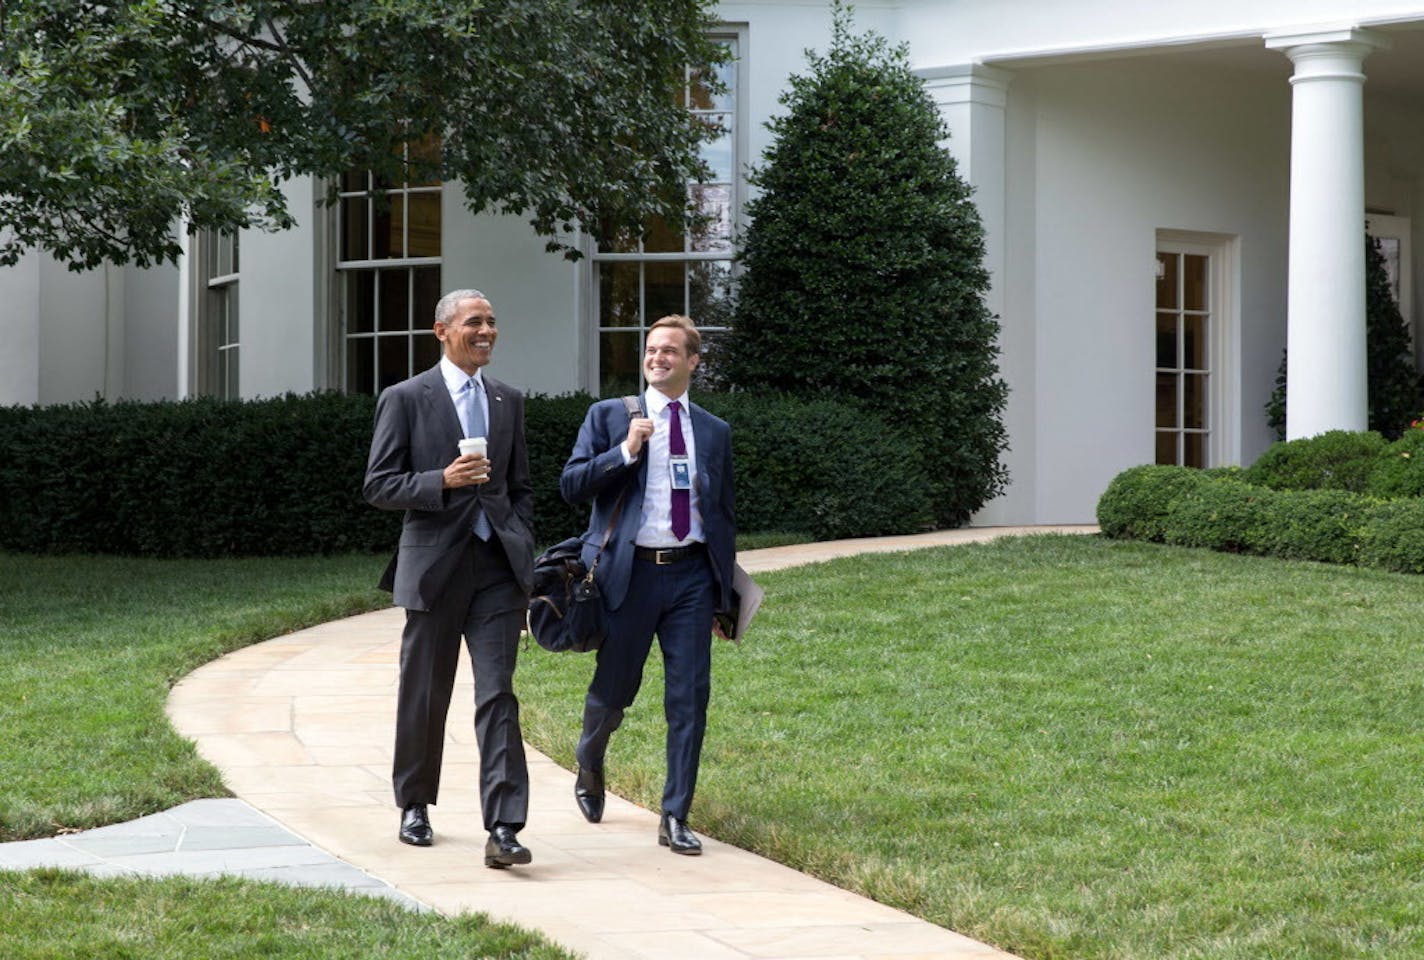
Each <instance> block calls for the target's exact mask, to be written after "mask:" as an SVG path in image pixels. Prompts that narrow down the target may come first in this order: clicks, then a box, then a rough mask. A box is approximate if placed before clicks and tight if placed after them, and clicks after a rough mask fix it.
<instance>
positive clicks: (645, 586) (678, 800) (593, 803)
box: [559, 316, 737, 855]
mask: <svg viewBox="0 0 1424 960" xmlns="http://www.w3.org/2000/svg"><path fill="white" fill-rule="evenodd" d="M701 343H702V338H701V336H700V335H699V334H698V332H697V328H696V327H695V326H694V325H693V323H692V321H691V320H689V319H688V318H686V317H681V316H668V317H663V318H662V319H661V320H659V321H658V322H657V323H655V324H653V325H652V327H651V328H649V330H648V339H647V349H646V351H645V352H644V354H643V376H644V377H645V378H646V379H647V381H648V389H647V391H646V393H644V395H643V398H642V399H643V412H644V413H645V414H646V416H645V417H633V418H630V417H629V416H628V413H627V411H626V409H625V407H624V405H623V403H622V401H621V400H619V399H612V400H602V401H599V402H598V403H595V404H594V405H593V406H592V407H590V408H589V410H588V414H587V416H586V417H585V418H584V422H583V426H582V428H581V429H580V430H579V435H578V440H576V441H575V443H574V449H573V454H572V455H571V456H570V457H569V461H568V463H566V464H565V465H564V471H563V474H562V476H561V477H560V479H559V489H560V491H561V492H562V493H563V495H564V499H566V500H568V501H569V502H570V503H585V502H588V501H590V500H591V501H592V502H593V511H592V516H591V518H590V521H589V527H588V531H587V532H586V533H584V535H583V542H584V543H583V561H584V563H585V564H588V565H590V566H591V565H592V564H593V560H594V556H595V555H597V554H598V549H599V545H600V544H601V543H602V542H603V540H604V535H605V532H606V531H608V529H609V527H610V526H612V527H613V530H612V534H611V536H609V537H608V543H607V546H606V547H605V548H604V550H603V553H602V556H601V557H600V558H599V562H598V566H597V569H596V570H595V573H594V577H595V580H596V581H597V583H598V585H599V589H600V591H601V592H602V595H603V602H604V605H605V608H606V609H607V611H608V639H607V640H606V641H605V642H604V645H603V648H602V649H601V650H599V651H598V665H597V667H596V668H595V669H594V674H593V680H592V682H591V683H590V684H589V687H588V694H587V696H586V697H585V699H584V711H583V735H582V736H581V737H580V738H579V742H578V749H577V751H576V753H577V757H578V765H579V770H578V778H577V780H576V781H575V786H574V796H575V799H576V801H577V803H578V806H579V809H580V810H581V811H582V812H583V815H584V817H585V818H586V819H588V821H589V822H590V823H597V822H598V821H599V820H600V819H602V817H603V801H604V775H603V760H604V754H605V752H606V751H607V748H608V740H609V737H610V736H611V735H612V734H613V731H614V730H617V729H618V726H619V724H621V723H622V722H623V711H624V710H626V709H627V708H628V707H630V706H631V705H632V703H633V699H634V697H636V696H637V693H638V687H639V685H640V684H641V682H642V679H643V665H644V663H645V662H646V661H647V658H648V652H649V649H650V648H651V646H652V639H653V635H654V634H657V637H658V643H659V645H660V646H661V647H662V652H663V668H664V676H665V686H664V691H663V706H664V710H665V713H666V715H667V724H668V730H667V781H666V783H665V785H664V787H663V801H662V817H661V818H660V820H659V823H658V842H659V843H660V844H662V845H663V846H665V847H669V848H670V849H671V850H672V851H673V852H674V853H681V854H689V855H693V854H699V853H701V852H702V843H701V841H699V840H698V839H697V837H696V835H694V834H693V832H692V831H691V830H690V829H688V826H687V816H688V811H689V810H690V808H691V806H692V795H693V791H694V790H695V789H696V787H697V767H698V762H699V759H700V757H701V753H702V738H703V733H704V732H705V730H706V729H707V701H708V696H709V693H710V691H711V672H712V671H711V666H712V656H711V655H712V634H713V632H714V631H715V632H716V633H717V634H718V635H722V630H721V628H720V627H718V626H717V624H716V620H715V618H716V616H717V615H719V614H730V613H732V608H733V598H732V566H733V561H734V559H735V557H736V535H737V523H736V504H735V497H734V495H733V490H732V431H731V428H730V427H728V426H727V424H726V423H725V422H724V421H722V420H719V419H718V418H717V417H714V416H713V415H712V414H710V413H708V412H707V411H706V410H703V409H702V408H701V407H699V406H697V405H696V404H693V403H691V402H690V401H689V400H688V396H687V388H688V384H689V383H690V382H691V379H692V372H693V370H695V369H697V363H698V361H699V359H700V353H701ZM620 498H621V502H620ZM615 516H616V519H615Z"/></svg>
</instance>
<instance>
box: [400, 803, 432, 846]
mask: <svg viewBox="0 0 1424 960" xmlns="http://www.w3.org/2000/svg"><path fill="white" fill-rule="evenodd" d="M399 836H400V842H401V843H408V844H410V845H411V846H413V847H428V846H430V844H432V843H433V842H434V841H435V831H434V830H431V829H430V817H428V816H427V815H426V813H425V804H423V803H412V804H411V805H410V806H408V807H406V808H405V812H403V813H402V814H401V825H400V834H399Z"/></svg>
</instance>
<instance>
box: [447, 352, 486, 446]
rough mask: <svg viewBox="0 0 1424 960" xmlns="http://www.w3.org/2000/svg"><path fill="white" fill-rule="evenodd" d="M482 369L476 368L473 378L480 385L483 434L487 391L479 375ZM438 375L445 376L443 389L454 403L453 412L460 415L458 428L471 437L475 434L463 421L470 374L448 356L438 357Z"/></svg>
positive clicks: (482, 378)
mask: <svg viewBox="0 0 1424 960" xmlns="http://www.w3.org/2000/svg"><path fill="white" fill-rule="evenodd" d="M481 373H483V371H482V370H476V371H475V376H474V379H475V380H476V381H478V382H479V385H480V393H479V397H480V409H482V410H483V411H484V414H485V434H488V433H489V393H488V392H487V391H486V390H485V378H484V377H482V376H480V374H481ZM440 375H441V376H442V377H444V378H445V389H446V390H449V391H450V399H451V400H452V401H454V403H455V413H456V414H458V415H459V417H460V428H461V429H462V430H463V431H464V433H465V436H467V437H473V436H476V434H473V433H471V432H470V425H469V424H468V423H466V422H465V420H466V416H465V384H467V383H469V382H470V375H469V374H468V373H466V372H465V371H463V370H461V369H460V368H459V367H457V366H455V365H454V364H453V363H451V362H450V359H449V358H448V357H441V358H440Z"/></svg>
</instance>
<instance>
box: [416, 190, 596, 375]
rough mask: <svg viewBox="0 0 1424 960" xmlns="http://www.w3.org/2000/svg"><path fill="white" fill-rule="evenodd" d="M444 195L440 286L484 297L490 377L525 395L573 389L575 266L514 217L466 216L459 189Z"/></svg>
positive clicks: (577, 366)
mask: <svg viewBox="0 0 1424 960" xmlns="http://www.w3.org/2000/svg"><path fill="white" fill-rule="evenodd" d="M443 195H444V196H443V206H444V209H443V211H442V221H443V224H444V236H443V238H442V244H441V249H442V263H441V270H440V286H441V289H442V290H454V289H457V288H460V287H474V288H476V289H478V290H480V291H482V292H484V293H486V294H488V295H489V297H490V302H491V303H492V304H493V305H494V309H495V317H496V318H497V319H498V321H499V342H498V343H497V344H496V345H495V350H494V358H493V359H492V360H491V361H490V367H489V370H490V374H491V375H493V376H495V377H497V378H498V379H500V380H503V381H505V382H506V383H509V384H512V385H514V386H516V387H518V388H519V389H521V390H525V391H527V392H533V393H552V394H558V393H570V392H572V391H574V390H577V389H579V387H580V385H581V382H580V370H581V369H582V363H583V350H584V340H583V338H582V337H581V335H580V334H581V327H580V323H579V317H580V308H581V303H582V301H581V296H580V279H581V271H580V269H579V267H578V266H577V265H576V264H574V263H573V262H571V261H568V260H565V259H564V258H563V257H562V256H560V255H558V254H552V253H548V252H546V251H545V250H544V241H543V240H542V239H541V238H539V237H536V236H535V235H534V231H533V230H532V229H530V227H529V225H528V223H526V222H525V221H524V220H522V219H520V218H518V217H507V216H495V215H488V214H487V215H482V216H479V217H471V216H470V215H469V214H468V213H467V212H466V211H465V207H464V195H463V191H462V190H461V187H460V185H459V184H458V183H449V184H446V186H445V190H444V191H443Z"/></svg>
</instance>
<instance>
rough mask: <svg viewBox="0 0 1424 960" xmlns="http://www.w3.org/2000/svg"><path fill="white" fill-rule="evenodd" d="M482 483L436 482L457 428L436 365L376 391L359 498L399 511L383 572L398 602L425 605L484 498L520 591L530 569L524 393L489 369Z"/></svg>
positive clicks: (453, 451) (452, 453)
mask: <svg viewBox="0 0 1424 960" xmlns="http://www.w3.org/2000/svg"><path fill="white" fill-rule="evenodd" d="M483 379H484V382H485V392H486V394H487V395H488V398H489V459H490V464H491V469H490V479H489V482H488V483H484V484H479V485H477V486H473V487H461V488H459V489H455V490H446V489H443V479H442V476H441V474H442V472H443V471H444V469H445V467H447V466H448V465H449V464H450V461H452V460H454V459H455V458H456V457H457V456H459V455H460V449H459V441H460V438H461V437H463V436H464V431H463V430H462V429H461V428H460V417H459V414H457V413H456V412H455V404H454V402H453V401H452V400H451V399H450V392H449V390H447V389H446V387H445V380H444V378H443V377H442V376H441V375H440V366H439V364H436V365H435V366H434V367H431V368H430V369H429V370H426V371H425V372H424V373H420V374H417V375H416V376H414V377H411V378H410V379H409V380H403V381H402V382H400V383H398V384H396V385H395V386H393V387H388V388H387V389H386V390H384V391H382V393H381V396H380V399H379V400H378V401H377V402H376V426H375V431H374V433H373V435H372V437H371V455H370V458H369V459H368V460H367V462H366V482H365V486H364V487H363V488H362V492H363V493H364V495H365V497H366V501H367V502H368V503H370V504H371V505H372V506H375V507H380V508H381V509H383V510H404V511H405V520H404V522H403V523H402V525H401V537H400V548H399V549H398V550H397V552H396V556H395V559H394V560H393V561H392V563H391V566H390V567H387V569H386V575H385V576H384V577H383V578H382V580H381V586H382V588H383V589H386V590H391V591H392V593H393V594H394V600H395V602H396V604H397V605H398V606H402V607H405V608H406V609H408V610H430V609H431V608H432V607H433V606H434V604H435V603H436V602H437V601H438V598H439V597H440V594H441V591H442V590H443V589H444V587H445V584H446V582H447V581H448V580H449V578H450V575H451V573H452V572H453V571H454V568H455V564H456V562H457V561H458V560H459V558H460V555H461V553H462V552H463V550H464V547H465V545H466V543H467V541H468V538H469V537H470V535H471V534H470V529H471V527H472V525H473V524H474V518H475V508H476V506H477V505H478V506H482V507H484V510H485V516H486V517H488V518H489V522H490V526H492V527H493V528H494V533H495V536H496V537H498V539H499V542H500V544H501V545H502V546H503V547H504V552H505V555H506V556H508V557H509V565H510V566H511V567H512V568H513V570H514V575H515V578H516V579H517V580H518V581H519V585H520V586H521V587H522V588H523V589H524V590H525V591H526V592H528V590H529V588H530V585H531V582H532V580H533V576H534V495H533V489H532V488H531V487H530V485H529V455H528V451H527V449H526V447H525V444H524V395H523V394H522V393H520V392H519V391H518V390H515V389H514V388H512V387H510V386H508V385H507V384H504V383H501V382H500V381H498V380H496V379H494V378H493V377H491V376H488V375H485V376H484V377H483Z"/></svg>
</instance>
